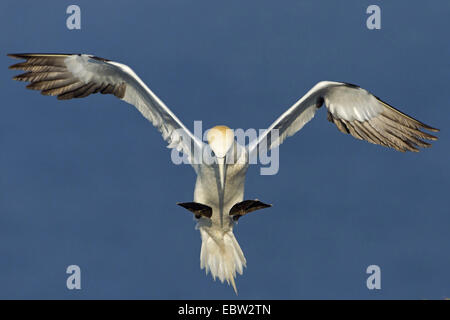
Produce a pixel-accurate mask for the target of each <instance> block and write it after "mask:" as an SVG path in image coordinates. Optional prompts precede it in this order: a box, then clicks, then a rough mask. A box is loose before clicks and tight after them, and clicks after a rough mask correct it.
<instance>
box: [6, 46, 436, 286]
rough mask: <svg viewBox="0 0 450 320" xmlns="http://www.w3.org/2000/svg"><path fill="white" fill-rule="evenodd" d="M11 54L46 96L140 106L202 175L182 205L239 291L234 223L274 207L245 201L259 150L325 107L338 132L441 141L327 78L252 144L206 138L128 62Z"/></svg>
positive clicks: (404, 144) (206, 265) (405, 145)
mask: <svg viewBox="0 0 450 320" xmlns="http://www.w3.org/2000/svg"><path fill="white" fill-rule="evenodd" d="M8 56H10V57H12V58H17V59H23V60H25V61H23V62H20V63H17V64H14V65H12V66H10V67H9V68H10V69H17V70H24V71H26V73H23V74H20V75H17V76H15V77H14V78H13V79H14V80H20V81H27V82H30V84H28V85H27V88H28V89H33V90H40V91H41V93H42V94H43V95H49V96H57V98H58V99H59V100H67V99H72V98H83V97H87V96H88V95H90V94H94V93H98V92H100V93H102V94H112V95H114V96H116V97H118V98H119V99H121V100H124V101H125V102H128V103H130V104H132V105H134V106H135V107H136V108H137V109H138V110H139V111H140V112H141V114H142V115H143V116H144V117H145V118H147V119H148V120H149V121H150V122H151V123H152V124H153V125H154V126H155V127H156V128H157V129H158V130H159V131H160V132H161V134H162V136H163V139H164V140H165V141H166V142H167V143H168V144H169V145H168V147H169V148H176V149H177V150H178V151H179V152H180V153H181V154H183V156H185V157H186V158H187V159H188V161H189V162H190V163H191V165H192V167H193V168H194V170H195V172H196V174H197V179H196V182H195V188H194V197H193V198H194V199H193V201H192V202H183V203H178V205H180V206H182V207H184V208H186V209H187V210H189V211H191V212H192V213H193V214H194V216H195V219H196V220H197V225H196V227H197V228H198V230H199V231H200V235H201V240H202V245H201V252H200V267H201V269H205V270H206V273H207V274H208V272H210V273H211V274H212V276H213V278H214V279H216V278H219V279H220V281H221V282H222V283H223V282H224V281H227V283H228V284H231V285H232V286H233V288H234V291H235V292H236V294H237V290H236V284H235V277H236V273H239V274H241V275H242V272H243V268H244V267H246V259H245V257H244V254H243V252H242V250H241V248H240V246H239V244H238V242H237V240H236V238H235V236H234V234H233V227H234V226H235V224H236V222H237V221H238V219H239V218H240V217H242V216H244V215H246V214H247V213H250V212H252V211H256V210H259V209H263V208H267V207H270V206H271V205H270V204H266V203H264V202H262V201H259V200H257V199H255V200H248V199H247V200H244V183H245V175H246V172H247V169H248V167H249V159H250V157H251V156H252V155H253V154H254V153H255V152H258V150H259V149H260V148H265V149H266V150H270V149H272V148H275V147H278V145H280V144H281V143H282V142H283V141H284V140H285V139H286V138H287V137H290V136H292V135H293V134H295V133H296V132H298V131H299V130H300V129H301V128H302V127H303V126H304V125H305V124H306V123H307V122H309V121H310V120H311V119H312V118H313V117H314V115H315V113H316V111H317V110H318V109H319V108H321V106H322V105H324V106H325V107H326V109H327V118H328V120H329V121H330V122H331V123H333V124H335V125H336V127H337V128H338V129H339V131H341V132H343V133H346V134H350V135H352V136H353V137H355V138H357V139H360V140H366V141H368V142H370V143H373V144H378V145H381V146H385V147H390V148H393V149H395V150H398V151H402V152H405V151H413V152H418V151H419V147H422V148H428V147H430V143H428V142H425V141H424V140H431V141H433V140H437V138H436V137H435V136H433V135H431V134H429V133H427V132H425V131H424V129H425V130H428V131H433V132H437V131H439V130H438V129H435V128H432V127H430V126H428V125H426V124H424V123H422V122H420V121H418V120H416V119H414V118H412V117H410V116H408V115H406V114H404V113H402V112H400V111H399V110H397V109H395V108H394V107H392V106H390V105H389V104H387V103H386V102H383V101H382V100H381V99H379V98H377V97H376V96H374V95H372V94H371V93H369V92H368V91H366V90H365V89H363V88H360V87H358V86H356V85H352V84H349V83H344V82H333V81H321V82H319V83H317V84H316V85H314V86H313V87H312V89H310V90H309V91H308V92H307V93H306V94H305V95H304V96H303V97H302V98H301V99H300V100H298V101H297V102H296V103H295V104H294V105H293V106H291V107H290V108H289V109H287V110H286V112H284V113H283V114H282V115H281V116H280V117H279V118H278V119H276V120H275V122H274V123H273V124H272V125H271V126H270V127H269V128H268V129H267V130H266V131H265V132H264V134H262V135H260V136H259V137H257V138H256V139H255V140H253V141H251V142H250V143H249V144H247V145H241V144H239V143H238V142H237V141H236V139H235V134H234V131H233V130H232V129H230V128H229V127H227V126H223V125H220V126H215V127H213V128H212V129H210V130H209V131H208V133H207V143H204V142H203V141H202V139H201V137H197V136H195V135H193V134H192V133H191V131H189V130H188V129H187V128H186V127H185V126H184V125H183V123H182V122H181V121H180V120H179V119H178V118H177V117H176V116H175V114H174V113H173V112H172V111H171V110H170V109H169V108H168V107H167V106H166V105H165V104H164V103H163V102H162V101H161V100H160V99H159V98H158V97H157V96H156V95H155V94H154V93H153V92H152V91H151V90H150V89H149V88H148V87H147V86H146V85H145V83H144V82H143V81H142V80H141V79H140V78H139V77H138V76H137V75H136V73H134V71H133V70H131V68H129V67H128V66H126V65H124V64H121V63H118V62H114V61H111V60H108V59H103V58H99V57H96V56H93V55H87V54H41V53H30V54H9V55H8ZM208 148H209V150H210V151H211V155H212V157H213V160H214V161H212V162H211V163H206V162H205V161H201V159H202V157H201V156H200V157H199V154H200V155H202V154H203V150H205V149H208ZM230 158H233V159H232V160H233V161H230Z"/></svg>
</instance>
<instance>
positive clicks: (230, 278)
mask: <svg viewBox="0 0 450 320" xmlns="http://www.w3.org/2000/svg"><path fill="white" fill-rule="evenodd" d="M199 229H200V234H201V237H202V248H201V253H200V268H201V269H205V271H206V274H208V273H209V272H211V275H212V277H213V278H214V280H215V279H216V278H219V280H220V282H222V283H223V282H224V281H227V283H228V284H231V286H233V289H234V291H235V293H236V294H237V289H236V283H235V279H234V278H235V277H236V272H237V273H239V274H241V275H242V273H243V271H244V267H246V263H247V262H246V260H245V257H244V253H243V252H242V250H241V247H240V246H239V244H238V242H237V240H236V238H235V237H234V234H233V231H232V230H230V231H227V232H223V231H222V230H220V231H216V232H211V230H210V229H208V230H207V229H206V228H204V227H200V228H199Z"/></svg>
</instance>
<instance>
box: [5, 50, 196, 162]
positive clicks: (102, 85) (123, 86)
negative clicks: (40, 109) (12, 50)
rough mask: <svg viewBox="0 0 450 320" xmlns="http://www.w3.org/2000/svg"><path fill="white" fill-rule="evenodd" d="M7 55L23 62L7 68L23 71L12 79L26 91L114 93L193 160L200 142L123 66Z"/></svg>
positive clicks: (88, 58) (82, 58) (61, 95)
mask: <svg viewBox="0 0 450 320" xmlns="http://www.w3.org/2000/svg"><path fill="white" fill-rule="evenodd" d="M8 56H10V57H12V58H16V59H24V60H25V61H24V62H20V63H16V64H14V65H12V66H10V67H9V68H10V69H13V70H23V71H26V73H23V74H20V75H17V76H15V77H14V78H13V79H14V80H18V81H27V82H30V84H28V85H27V88H28V89H33V90H40V91H41V93H42V94H44V95H50V96H57V97H58V99H59V100H68V99H73V98H83V97H87V96H89V95H91V94H95V93H102V94H113V95H114V96H116V97H118V98H120V99H122V100H124V101H126V102H128V103H130V104H132V105H134V106H135V107H136V108H137V109H138V110H139V111H140V112H141V114H142V115H143V116H144V117H145V118H147V119H148V120H149V121H150V122H151V123H152V124H153V125H154V126H155V127H156V128H157V129H158V130H159V131H160V132H161V134H162V136H163V138H164V140H166V141H167V142H168V144H169V148H176V149H177V150H178V151H182V152H183V153H185V154H186V155H187V156H188V158H189V160H192V156H193V155H194V152H195V150H196V149H197V150H198V149H201V148H202V147H203V142H202V141H201V140H200V139H199V138H197V137H195V136H194V135H193V134H192V133H191V132H190V131H189V130H188V129H187V128H186V127H185V126H184V125H183V124H182V123H181V121H180V120H179V119H178V118H177V117H176V116H175V115H174V114H173V113H172V112H171V111H170V109H169V108H168V107H167V106H166V105H165V104H164V103H163V102H162V101H161V100H160V99H159V98H158V97H157V96H156V95H155V94H154V93H153V92H152V91H151V90H150V89H149V88H148V87H147V86H146V85H145V84H144V83H143V82H142V80H141V79H140V78H139V77H138V76H137V75H136V74H135V73H134V71H133V70H131V69H130V68H129V67H128V66H126V65H123V64H121V63H118V62H114V61H111V60H108V59H104V58H99V57H95V56H92V55H85V54H40V53H28V54H9V55H8ZM200 154H201V152H200ZM191 163H192V162H191Z"/></svg>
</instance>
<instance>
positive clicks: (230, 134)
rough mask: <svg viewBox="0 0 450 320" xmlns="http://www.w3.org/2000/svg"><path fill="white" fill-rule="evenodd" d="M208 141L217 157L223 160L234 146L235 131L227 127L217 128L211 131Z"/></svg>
mask: <svg viewBox="0 0 450 320" xmlns="http://www.w3.org/2000/svg"><path fill="white" fill-rule="evenodd" d="M206 139H207V140H208V143H209V146H210V147H211V149H212V151H214V153H215V155H216V157H218V158H223V157H225V155H226V154H227V152H228V150H230V148H231V146H232V145H233V142H234V131H233V130H231V129H230V128H228V127H227V126H215V127H214V128H211V129H209V131H208V134H207V136H206Z"/></svg>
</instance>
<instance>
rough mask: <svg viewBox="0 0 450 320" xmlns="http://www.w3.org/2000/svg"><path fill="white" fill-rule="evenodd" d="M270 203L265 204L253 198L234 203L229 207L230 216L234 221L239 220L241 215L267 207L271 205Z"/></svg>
mask: <svg viewBox="0 0 450 320" xmlns="http://www.w3.org/2000/svg"><path fill="white" fill-rule="evenodd" d="M271 206H272V205H271V204H266V203H263V202H261V201H259V200H258V199H255V200H244V201H241V202H238V203H236V204H235V205H234V206H233V207H232V208H231V209H230V216H232V217H233V220H234V221H237V220H239V218H240V217H242V216H243V215H245V214H247V213H249V212H253V211H256V210H259V209H264V208H269V207H271Z"/></svg>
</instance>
